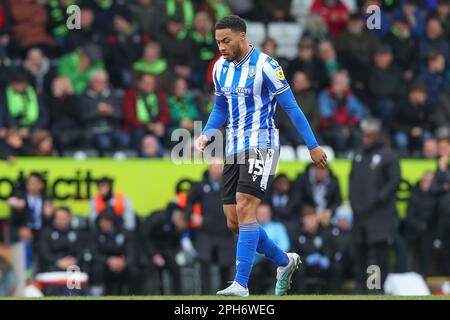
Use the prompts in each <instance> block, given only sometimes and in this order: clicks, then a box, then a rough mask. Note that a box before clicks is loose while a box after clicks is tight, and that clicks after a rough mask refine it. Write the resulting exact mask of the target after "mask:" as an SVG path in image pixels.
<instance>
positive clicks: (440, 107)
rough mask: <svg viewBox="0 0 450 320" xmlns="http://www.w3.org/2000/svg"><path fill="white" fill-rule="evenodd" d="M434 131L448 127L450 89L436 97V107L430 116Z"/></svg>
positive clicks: (449, 123) (449, 125)
mask: <svg viewBox="0 0 450 320" xmlns="http://www.w3.org/2000/svg"><path fill="white" fill-rule="evenodd" d="M431 122H432V126H433V128H435V130H436V131H437V130H439V128H449V127H450V88H449V89H447V91H446V92H444V93H442V94H441V95H440V96H439V97H438V101H437V105H436V108H435V110H434V111H433V114H432V116H431Z"/></svg>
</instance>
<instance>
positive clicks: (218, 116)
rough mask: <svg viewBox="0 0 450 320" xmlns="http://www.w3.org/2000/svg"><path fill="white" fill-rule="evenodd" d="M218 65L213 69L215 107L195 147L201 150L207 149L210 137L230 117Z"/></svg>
mask: <svg viewBox="0 0 450 320" xmlns="http://www.w3.org/2000/svg"><path fill="white" fill-rule="evenodd" d="M216 67H217V63H216V64H215V65H214V69H213V81H214V87H215V92H214V96H215V100H214V107H213V110H212V112H211V114H210V115H209V119H208V122H207V123H206V126H205V128H204V129H203V131H202V134H201V135H200V136H199V137H198V138H197V139H196V140H195V147H196V148H197V149H198V150H199V151H201V152H203V151H204V150H205V147H206V144H207V143H208V141H209V139H211V137H212V136H213V135H214V133H215V132H216V131H217V130H219V129H220V128H222V126H223V125H224V123H225V121H227V119H228V102H227V98H226V97H225V95H224V94H223V93H222V92H221V91H220V85H219V82H218V80H217V77H216Z"/></svg>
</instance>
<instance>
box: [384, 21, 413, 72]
mask: <svg viewBox="0 0 450 320" xmlns="http://www.w3.org/2000/svg"><path fill="white" fill-rule="evenodd" d="M383 43H385V44H387V45H389V46H390V47H391V49H392V53H393V56H394V64H396V65H397V66H399V67H400V68H401V70H402V75H403V78H404V79H405V80H407V81H409V80H411V79H412V77H413V76H414V72H415V71H416V70H417V69H418V67H417V66H416V65H415V63H413V61H417V60H418V52H417V50H418V39H416V38H414V37H413V35H412V32H411V26H410V25H409V23H408V20H407V19H406V18H398V19H395V20H394V22H393V24H392V27H391V29H390V31H389V33H388V34H387V35H386V36H385V37H384V39H383Z"/></svg>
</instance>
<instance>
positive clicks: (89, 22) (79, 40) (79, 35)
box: [64, 4, 105, 52]
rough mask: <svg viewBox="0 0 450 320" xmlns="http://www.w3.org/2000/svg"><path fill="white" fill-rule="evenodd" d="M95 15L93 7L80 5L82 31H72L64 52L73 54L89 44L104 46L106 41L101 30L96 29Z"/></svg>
mask: <svg viewBox="0 0 450 320" xmlns="http://www.w3.org/2000/svg"><path fill="white" fill-rule="evenodd" d="M94 24H95V14H94V10H93V9H92V7H90V6H88V5H82V4H81V5H80V29H74V30H70V32H69V33H68V34H67V36H66V41H65V42H66V44H65V51H64V52H73V51H76V50H77V49H78V48H82V47H84V46H85V45H87V44H88V43H96V44H99V45H101V44H104V42H105V40H103V39H104V38H103V37H102V36H101V35H100V33H99V30H97V29H95V28H94Z"/></svg>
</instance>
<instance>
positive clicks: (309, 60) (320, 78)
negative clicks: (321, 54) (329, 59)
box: [287, 38, 328, 90]
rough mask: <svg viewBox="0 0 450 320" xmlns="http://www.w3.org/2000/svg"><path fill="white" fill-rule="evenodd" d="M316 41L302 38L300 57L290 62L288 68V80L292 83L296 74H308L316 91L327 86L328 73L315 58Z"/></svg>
mask: <svg viewBox="0 0 450 320" xmlns="http://www.w3.org/2000/svg"><path fill="white" fill-rule="evenodd" d="M314 54H315V47H314V41H313V40H311V39H310V38H302V40H300V42H299V44H298V55H297V57H296V58H294V59H293V60H291V61H289V63H288V67H287V76H288V80H289V81H291V80H292V77H293V75H294V73H295V72H297V71H302V72H304V73H306V74H307V75H308V77H309V79H310V81H311V86H312V88H313V89H314V90H317V89H322V88H323V87H324V86H326V85H327V83H328V80H327V73H326V70H325V67H324V65H323V63H322V61H320V60H319V59H318V58H316V57H315V55H314Z"/></svg>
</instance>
